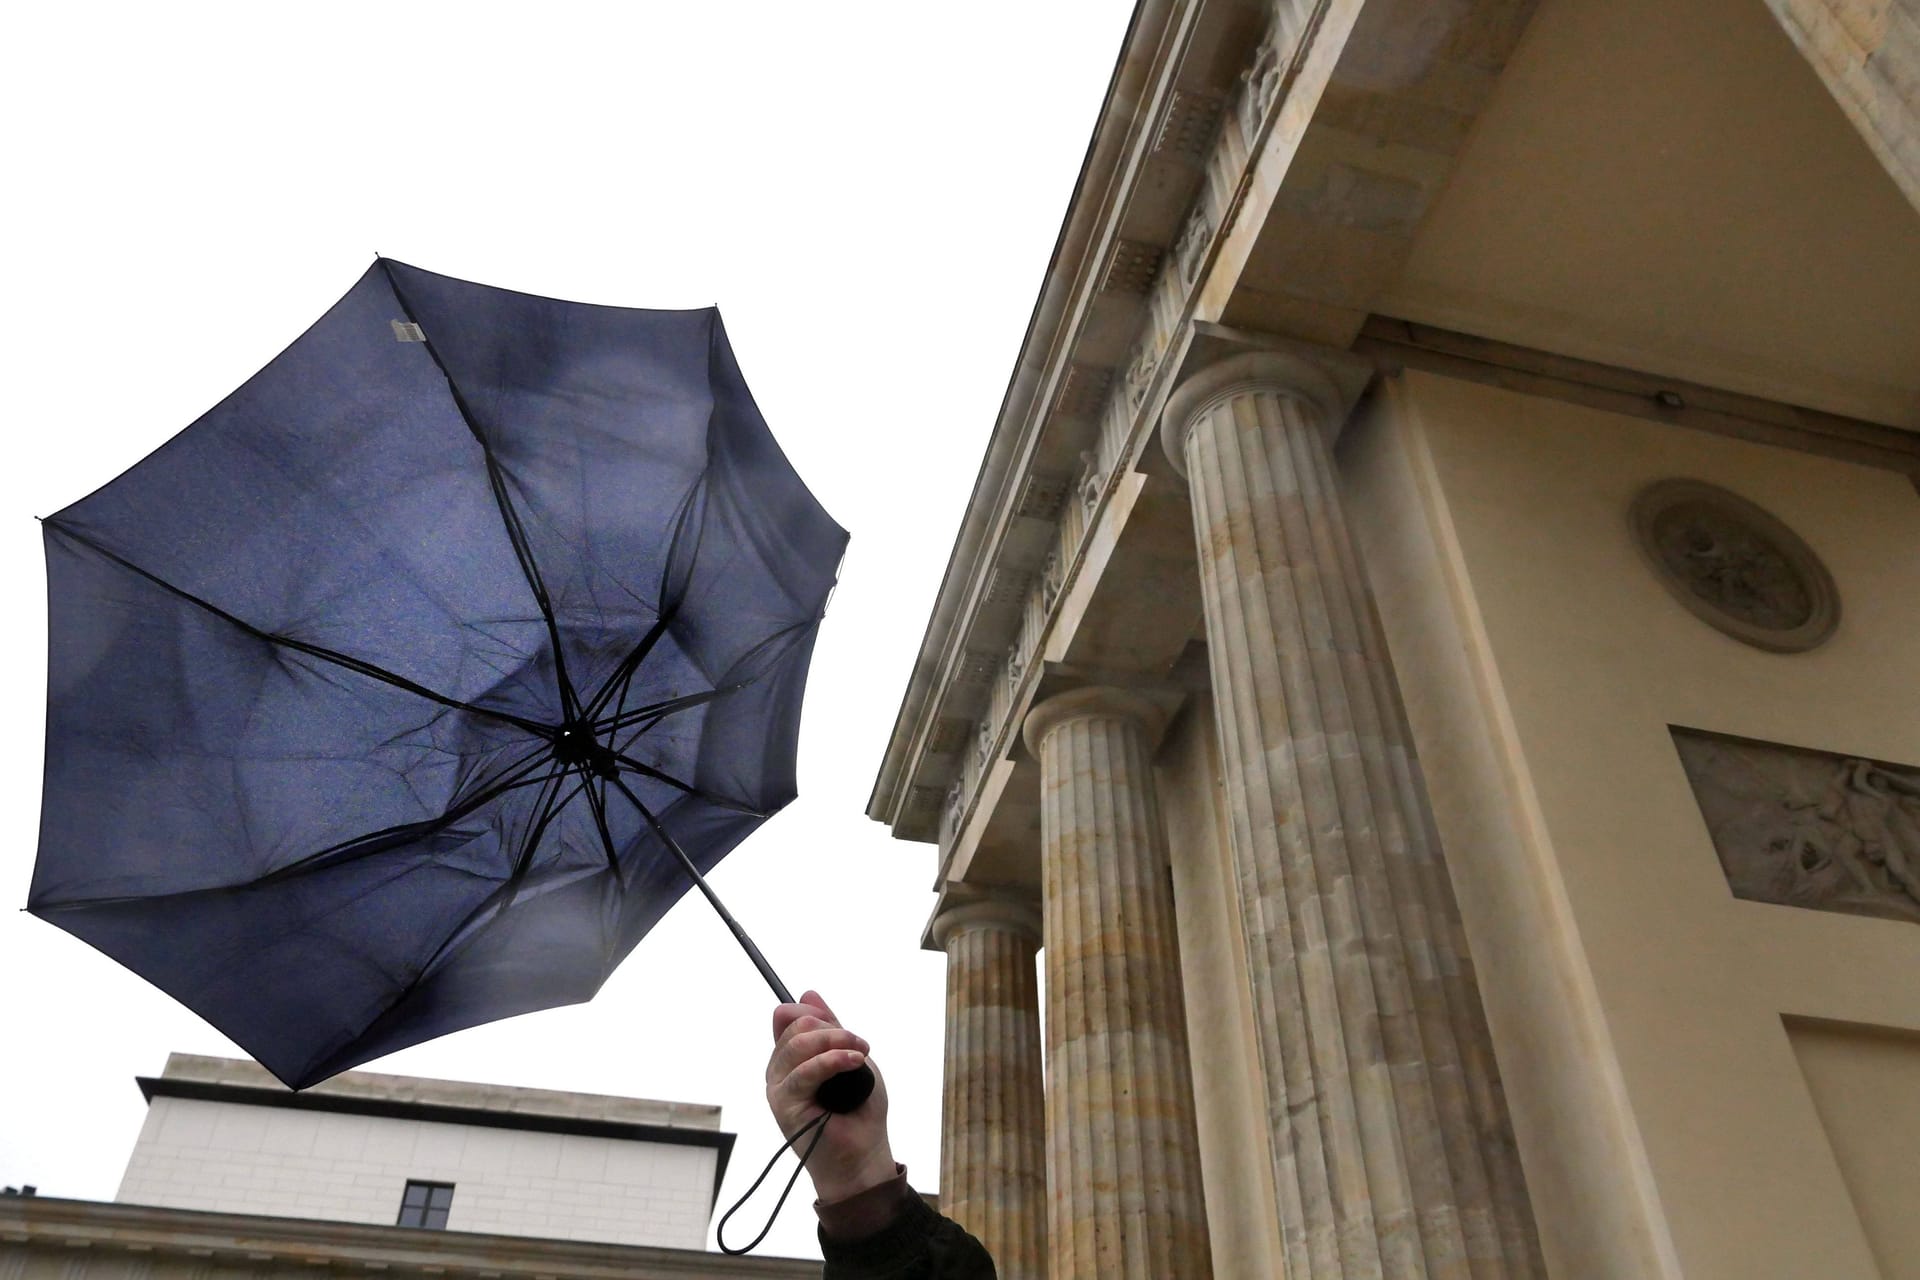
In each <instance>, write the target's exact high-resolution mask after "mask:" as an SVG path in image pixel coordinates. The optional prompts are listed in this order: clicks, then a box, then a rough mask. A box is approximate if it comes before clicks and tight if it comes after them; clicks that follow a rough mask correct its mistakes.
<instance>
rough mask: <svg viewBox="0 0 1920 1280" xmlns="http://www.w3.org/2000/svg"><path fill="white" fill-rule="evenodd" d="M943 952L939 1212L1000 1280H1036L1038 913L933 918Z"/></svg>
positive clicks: (987, 903) (1040, 1148)
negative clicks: (964, 1233)
mask: <svg viewBox="0 0 1920 1280" xmlns="http://www.w3.org/2000/svg"><path fill="white" fill-rule="evenodd" d="M933 930H934V938H935V940H936V941H938V942H939V943H941V945H943V946H944V947H945V948H946V952H947V1057H946V1071H945V1076H944V1079H945V1082H946V1092H945V1097H944V1107H943V1111H942V1134H941V1144H940V1208H941V1211H942V1212H943V1213H945V1214H946V1215H947V1216H948V1217H950V1218H952V1219H953V1220H954V1221H955V1222H958V1223H959V1224H960V1225H961V1226H963V1227H965V1228H966V1229H967V1230H968V1231H971V1232H972V1233H973V1234H974V1235H975V1236H976V1237H977V1238H978V1239H979V1240H980V1242H981V1243H982V1244H984V1245H986V1247H987V1252H988V1253H990V1254H992V1255H993V1262H994V1267H995V1271H996V1274H998V1275H999V1277H1000V1280H1046V1276H1047V1252H1046V1248H1047V1166H1046V1115H1045V1111H1044V1104H1043V1101H1042V1087H1041V1076H1040V992H1039V983H1038V980H1037V978H1036V976H1035V973H1034V952H1035V950H1036V949H1037V948H1038V947H1039V945H1040V911H1039V907H1038V905H1037V904H1027V903H1023V902H1019V901H1016V900H1008V899H987V900H976V901H963V902H961V903H959V904H958V905H952V906H949V907H947V908H946V909H945V910H943V911H942V912H941V914H940V915H939V916H938V917H937V918H936V919H935V920H934V924H933Z"/></svg>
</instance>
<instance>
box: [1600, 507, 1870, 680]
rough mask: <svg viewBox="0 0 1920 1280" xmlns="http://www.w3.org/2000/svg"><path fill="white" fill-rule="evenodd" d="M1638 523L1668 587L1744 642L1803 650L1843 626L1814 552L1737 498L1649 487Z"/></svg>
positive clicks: (1634, 516) (1643, 544) (1634, 517)
mask: <svg viewBox="0 0 1920 1280" xmlns="http://www.w3.org/2000/svg"><path fill="white" fill-rule="evenodd" d="M1629 519H1630V520H1631V521H1632V523H1633V532H1634V539H1635V541H1637V542H1638V543H1639V544H1640V550H1641V552H1642V554H1644V555H1645V556H1646V558H1647V561H1648V563H1649V564H1651V565H1652V566H1653V571H1654V573H1655V574H1656V575H1658V577H1659V579H1660V582H1661V585H1663V586H1665V587H1666V589H1667V590H1668V592H1670V593H1671V594H1672V595H1673V598H1674V599H1676V600H1678V601H1679V602H1680V603H1681V604H1683V605H1685V606H1686V607H1687V609H1688V610H1689V611H1690V612H1691V613H1692V614H1693V615H1694V616H1695V617H1697V618H1699V619H1700V620H1701V621H1703V622H1706V623H1707V624H1708V625H1710V626H1713V627H1716V628H1718V629H1719V630H1721V631H1724V632H1725V633H1726V634H1728V635H1730V636H1732V637H1733V638H1734V639H1736V640H1742V641H1745V642H1746V643H1747V644H1750V645H1754V646H1756V647H1758V648H1761V649H1770V650H1773V651H1774V652H1776V653H1799V652H1802V651H1804V650H1807V649H1811V648H1813V647H1814V646H1815V645H1817V644H1819V643H1821V642H1822V641H1823V640H1825V639H1826V638H1827V637H1828V636H1830V635H1832V634H1833V629H1834V628H1835V627H1836V626H1838V625H1839V623H1840V594H1839V592H1838V591H1837V590H1836V589H1835V588H1834V585H1833V576H1832V575H1831V574H1829V573H1828V572H1827V568H1826V566H1825V565H1823V564H1821V563H1820V558H1819V557H1818V556H1816V555H1814V553H1813V549H1812V548H1811V547H1809V546H1808V545H1807V544H1806V543H1805V542H1803V541H1801V540H1800V537H1799V535H1798V534H1796V533H1794V531H1793V530H1791V529H1789V528H1787V526H1786V525H1784V524H1782V523H1781V522H1780V521H1778V520H1776V519H1774V517H1773V516H1771V515H1769V514H1768V513H1767V512H1765V511H1763V510H1761V509H1760V508H1759V507H1757V506H1755V505H1754V504H1753V503H1751V502H1748V501H1747V500H1746V499H1745V498H1742V497H1741V496H1740V495H1738V494H1736V493H1729V492H1728V491H1727V490H1725V489H1721V488H1718V487H1716V486H1714V485H1710V484H1707V483H1705V482H1704V481H1700V480H1661V481H1659V482H1657V483H1655V484H1652V485H1649V486H1648V487H1647V488H1645V489H1643V490H1641V492H1640V496H1639V497H1637V498H1635V499H1634V500H1633V507H1632V510H1631V512H1630V514H1629Z"/></svg>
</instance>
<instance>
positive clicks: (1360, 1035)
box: [1163, 353, 1545, 1280]
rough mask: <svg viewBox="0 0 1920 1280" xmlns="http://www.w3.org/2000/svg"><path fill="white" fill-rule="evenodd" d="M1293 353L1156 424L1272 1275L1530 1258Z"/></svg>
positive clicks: (1236, 368)
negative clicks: (1173, 487) (1222, 832)
mask: <svg viewBox="0 0 1920 1280" xmlns="http://www.w3.org/2000/svg"><path fill="white" fill-rule="evenodd" d="M1344 408H1345V405H1344V402H1343V401H1342V399H1341V398H1340V396H1339V395H1338V393H1337V392H1336V391H1335V389H1334V386H1333V384H1332V382H1331V381H1330V380H1329V379H1328V378H1327V376H1326V375H1325V374H1324V373H1323V372H1322V371H1321V369H1320V368H1319V367H1317V366H1316V365H1314V364H1312V363H1310V362H1308V361H1306V360H1304V359H1300V358H1297V357H1294V356H1291V355H1282V354H1278V353H1260V354H1254V355H1243V356H1238V357H1234V358H1232V359H1229V360H1227V361H1225V362H1223V363H1221V364H1217V365H1215V366H1213V367H1211V368H1209V369H1207V370H1205V371H1203V372H1202V373H1201V374H1200V375H1199V376H1198V377H1196V378H1194V379H1191V380H1190V381H1189V382H1188V383H1187V384H1186V385H1184V386H1183V387H1181V388H1180V389H1179V390H1178V391H1177V392H1176V393H1175V395H1174V396H1173V398H1172V400H1171V401H1170V402H1169V404H1168V406H1167V412H1166V418H1165V422H1164V425H1163V430H1164V432H1165V435H1164V441H1165V443H1166V446H1167V451H1168V454H1169V456H1171V457H1172V459H1173V461H1174V465H1175V466H1176V467H1177V468H1179V469H1180V470H1181V471H1182V472H1183V473H1184V474H1186V475H1187V477H1188V481H1189V484H1190V486H1191V489H1192V499H1193V519H1194V530H1195V534H1196V539H1197V544H1198V551H1199V564H1200V578H1201V587H1202V596H1203V601H1204V608H1205V614H1206V631H1207V648H1208V655H1209V662H1210V665H1211V667H1212V677H1213V696H1214V703H1215V711H1216V717H1217V721H1218V724H1219V734H1220V748H1221V758H1222V764H1223V772H1224V774H1225V779H1224V781H1225V790H1226V797H1227V804H1226V808H1227V816H1228V819H1229V831H1230V841H1231V844H1232V855H1233V862H1234V870H1235V875H1236V877H1237V879H1238V882H1239V896H1240V907H1241V917H1242V919H1241V924H1242V929H1243V932H1244V934H1245V937H1246V943H1247V956H1248V965H1249V968H1250V970H1251V974H1250V976H1251V980H1252V988H1253V996H1254V1011H1255V1012H1254V1018H1255V1023H1256V1033H1257V1038H1258V1041H1259V1045H1260V1056H1261V1065H1262V1068H1263V1074H1264V1077H1265V1085H1266V1090H1267V1111H1268V1123H1269V1126H1270V1140H1271V1152H1272V1157H1273V1169H1274V1179H1275V1185H1276V1193H1277V1196H1278V1199H1279V1204H1278V1206H1277V1210H1278V1214H1279V1221H1280V1227H1281V1239H1282V1242H1283V1244H1284V1247H1285V1250H1286V1258H1287V1275H1288V1277H1289V1280H1334V1278H1335V1277H1338V1278H1339V1280H1359V1278H1361V1277H1366V1278H1367V1280H1376V1278H1382V1280H1403V1278H1407V1280H1410V1278H1414V1277H1420V1278H1424V1280H1522V1278H1525V1280H1532V1278H1533V1277H1541V1276H1544V1275H1545V1269H1544V1266H1543V1264H1542V1262H1541V1260H1540V1253H1539V1246H1538V1243H1537V1242H1536V1240H1535V1233H1534V1227H1533V1218H1532V1211H1531V1208H1530V1206H1529V1205H1528V1203H1527V1196H1526V1189H1525V1185H1524V1183H1523V1182H1522V1180H1521V1176H1520V1169H1519V1163H1518V1160H1517V1157H1516V1155H1515V1152H1514V1148H1513V1142H1512V1136H1511V1124H1510V1122H1509V1120H1508V1118H1507V1115H1506V1112H1505V1104H1504V1101H1503V1099H1502V1095H1501V1092H1500V1086H1499V1078H1498V1074H1497V1072H1496V1071H1495V1069H1494V1065H1493V1055H1492V1049H1491V1045H1490V1043H1489V1041H1488V1038H1487V1033H1486V1026H1485V1022H1484V1019H1483V1017H1482V1014H1481V1009H1480V1000H1479V994H1478V990H1477V988H1476V987H1475V985H1474V981H1473V970H1472V965H1471V961H1470V960H1469V959H1468V957H1467V954H1466V949H1465V946H1464V942H1463V939H1462V935H1461V930H1460V926H1459V916H1458V911H1457V908H1456V907H1455V905H1454V901H1453V896H1452V889H1451V886H1450V884H1449V883H1448V880H1447V876H1446V869H1445V867H1444V865H1443V864H1442V863H1441V861H1440V856H1439V851H1438V848H1437V846H1436V844H1435V842H1434V840H1433V838H1432V836H1431V834H1430V829H1429V827H1428V825H1427V815H1426V810H1425V802H1424V799H1423V797H1422V795H1421V793H1420V790H1419V784H1418V782H1417V781H1416V775H1415V773H1414V763H1413V760H1412V757H1411V753H1410V751H1409V750H1408V747H1407V740H1408V735H1407V733H1406V730H1405V728H1404V720H1403V716H1402V712H1401V709H1400V705H1399V701H1398V693H1397V690H1396V689H1395V686H1394V684H1393V675H1392V672H1391V669H1390V667H1389V665H1388V659H1387V651H1386V645H1385V642H1384V639H1383V637H1382V635H1381V632H1380V629H1379V625H1378V622H1377V620H1376V619H1375V617H1374V614H1373V606H1372V600H1371V598H1370V597H1369V595H1368V592H1367V587H1366V584H1365V581H1364V579H1363V577H1362V575H1361V570H1360V566H1359V563H1358V561H1357V559H1356V558H1355V553H1354V548H1353V545H1352V541H1351V539H1350V537H1349V535H1348V531H1347V527H1346V523H1345V515H1344V513H1343V511H1342V508H1341V503H1340V495H1339V491H1338V486H1337V483H1336V474H1335V469H1334V463H1333V456H1332V451H1331V448H1330V446H1329V440H1330V438H1331V436H1332V434H1333V432H1334V430H1335V429H1336V428H1337V427H1338V425H1339V420H1340V416H1341V415H1342V414H1343V412H1344Z"/></svg>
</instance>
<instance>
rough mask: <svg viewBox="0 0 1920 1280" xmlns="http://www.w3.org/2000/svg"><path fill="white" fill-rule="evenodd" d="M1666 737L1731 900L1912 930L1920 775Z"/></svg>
mask: <svg viewBox="0 0 1920 1280" xmlns="http://www.w3.org/2000/svg"><path fill="white" fill-rule="evenodd" d="M1672 733H1673V744H1674V746H1675V748H1676V749H1678V751H1679V753H1680V762H1681V765H1682V767H1684V768H1685V770H1686V773H1687V780H1688V781H1689V782H1690V783H1692V784H1693V794H1694V798H1695V799H1696V800H1698V801H1699V804H1700V812H1701V815H1702V816H1703V817H1704V818H1705V819H1706V822H1707V830H1708V832H1709V833H1710V834H1711V835H1712V837H1713V847H1714V851H1715V852H1716V853H1718V854H1719V855H1720V866H1721V869H1722V870H1723V871H1725V872H1726V876H1727V883H1728V885H1729V886H1731V887H1732V889H1733V893H1734V896H1735V897H1738V898H1746V899H1749V900H1750V901H1754V902H1773V903H1779V904H1781V905H1783V906H1789V907H1808V908H1811V909H1812V910H1815V911H1838V912H1844V913H1846V914H1848V915H1858V916H1879V917H1882V918H1885V919H1890V920H1909V921H1912V922H1914V923H1916V924H1920V768H1916V767H1914V766H1911V765H1899V764H1888V763H1886V762H1884V761H1880V760H1867V759H1862V758H1860V757H1857V756H1843V755H1835V754H1831V753H1829V752H1825V751H1810V750H1806V749H1803V748H1800V747H1787V746H1781V745H1779V744H1777V743H1771V742H1756V741H1753V740H1751V739H1747V738H1732V737H1727V736H1724V735H1722V734H1716V733H1705V732H1702V731H1700V730H1697V729H1682V728H1674V729H1673V730H1672Z"/></svg>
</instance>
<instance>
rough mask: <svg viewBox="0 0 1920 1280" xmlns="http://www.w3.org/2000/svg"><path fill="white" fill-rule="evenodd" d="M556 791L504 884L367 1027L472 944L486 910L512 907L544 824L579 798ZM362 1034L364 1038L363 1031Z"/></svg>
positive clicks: (547, 797) (558, 776) (496, 914)
mask: <svg viewBox="0 0 1920 1280" xmlns="http://www.w3.org/2000/svg"><path fill="white" fill-rule="evenodd" d="M569 772H570V771H569V770H566V769H561V770H558V771H556V772H554V773H551V774H548V775H547V776H546V777H545V778H543V779H541V782H542V783H543V784H551V783H556V782H559V781H561V780H562V779H564V778H565V777H566V776H567V774H568V773H569ZM583 785H584V784H583ZM559 790H560V789H559V788H558V787H554V788H553V790H551V791H547V792H545V793H544V795H543V797H542V799H541V800H539V801H538V802H537V803H538V804H540V805H541V806H543V808H544V812H542V813H541V815H540V820H539V822H537V823H536V824H534V826H533V827H532V828H530V829H529V831H528V833H527V839H526V841H525V842H524V844H523V845H522V847H521V850H520V856H519V857H518V858H517V859H516V860H515V863H514V868H513V872H512V874H511V875H510V876H509V878H508V879H507V882H506V883H505V884H503V885H501V886H500V887H499V888H497V889H495V890H494V891H493V892H492V893H490V894H488V895H487V896H486V899H485V900H484V901H482V902H481V903H479V904H478V905H477V906H475V907H474V908H473V910H471V911H469V912H468V913H467V915H466V918H465V919H464V920H462V921H461V922H460V923H459V925H458V926H457V927H455V928H453V929H450V930H448V932H447V936H446V937H445V938H442V939H441V940H440V945H439V946H437V947H435V948H434V949H433V954H432V955H430V956H428V957H427V958H426V959H425V960H424V961H422V962H421V965H420V969H419V972H417V973H415V974H414V976H413V978H412V979H411V980H410V981H409V982H408V983H407V985H406V986H404V987H402V988H401V989H400V993H399V994H398V995H396V996H394V998H393V999H392V1000H391V1001H389V1002H388V1003H387V1006H386V1008H385V1009H383V1010H381V1012H380V1013H379V1014H378V1015H377V1016H375V1017H374V1018H373V1019H372V1020H371V1021H370V1022H369V1023H368V1026H372V1025H373V1024H374V1023H377V1022H379V1021H380V1019H381V1018H385V1017H386V1016H388V1015H389V1014H391V1013H392V1012H393V1011H394V1010H395V1009H397V1008H399V1007H400V1006H401V1005H403V1004H405V1003H406V1002H407V1001H408V1000H409V999H411V998H412V996H413V993H414V992H416V991H418V990H419V989H420V984H421V983H423V982H425V981H426V980H427V978H428V977H429V976H430V975H431V974H432V973H433V970H434V966H435V965H437V964H439V963H440V961H441V959H442V958H444V957H445V956H446V954H447V953H448V952H449V951H452V950H454V949H455V946H456V945H462V946H464V945H465V944H466V943H467V942H469V941H471V940H472V938H473V932H471V930H473V929H474V922H475V921H477V920H480V919H481V918H482V917H483V916H485V915H486V914H487V912H488V911H489V910H492V911H493V919H494V920H498V919H499V918H500V917H501V916H502V915H504V914H505V913H506V910H507V908H508V907H510V906H512V905H513V899H514V897H515V896H516V894H517V893H518V892H519V889H520V884H521V881H523V880H524V879H525V878H526V874H527V871H528V869H529V868H530V867H531V866H532V865H533V851H534V849H535V848H536V847H537V846H538V845H539V843H540V837H541V836H542V835H544V834H546V829H547V824H548V823H549V822H551V821H552V820H553V815H554V814H556V813H558V812H559V811H560V810H562V809H564V808H566V807H567V805H568V804H569V803H571V802H572V800H573V797H574V796H577V795H579V794H580V790H579V788H578V787H576V788H575V789H574V790H573V791H572V792H570V793H569V794H568V796H567V798H566V799H565V800H561V801H558V802H557V803H556V802H555V801H554V796H555V795H557V794H558V793H559ZM495 903H498V904H499V905H498V908H497V909H495V905H494V904H495ZM362 1034H365V1032H364V1029H363V1031H362Z"/></svg>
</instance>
